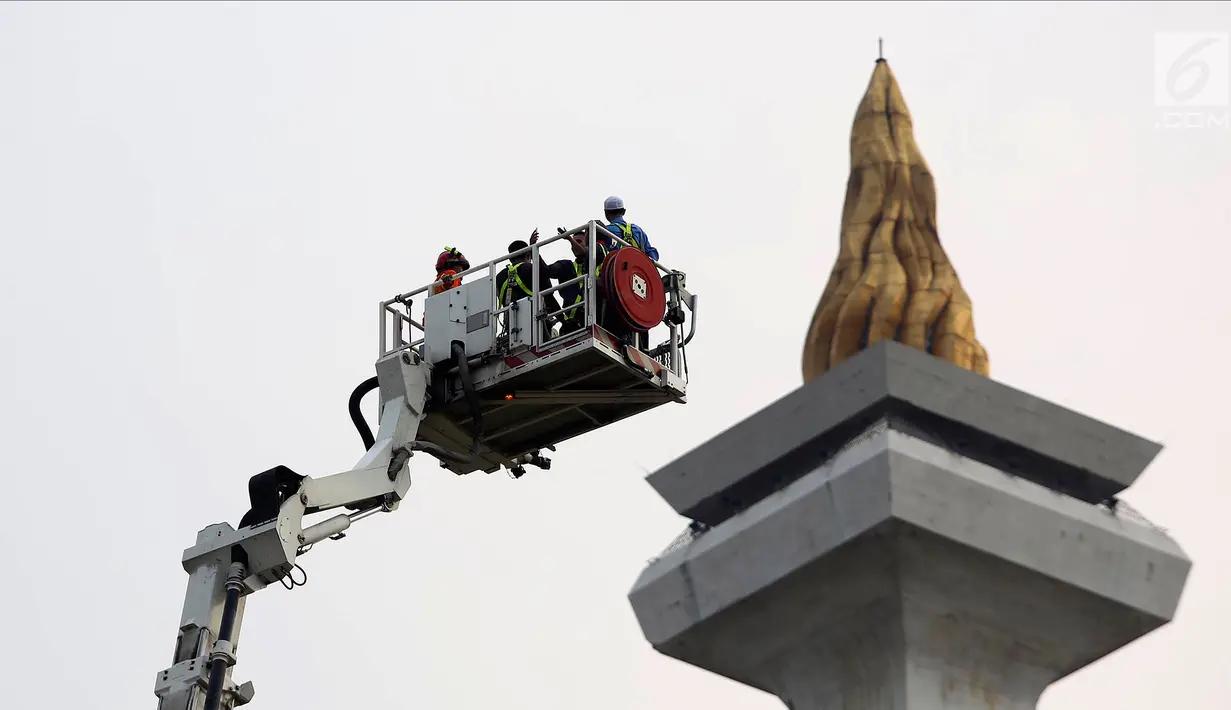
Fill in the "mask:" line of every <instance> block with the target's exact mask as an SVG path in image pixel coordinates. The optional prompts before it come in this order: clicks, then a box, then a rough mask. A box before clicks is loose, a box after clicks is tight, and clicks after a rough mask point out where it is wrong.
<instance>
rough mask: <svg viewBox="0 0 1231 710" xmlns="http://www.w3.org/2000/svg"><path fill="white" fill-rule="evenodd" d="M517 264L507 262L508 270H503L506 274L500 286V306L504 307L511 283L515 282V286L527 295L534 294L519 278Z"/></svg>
mask: <svg viewBox="0 0 1231 710" xmlns="http://www.w3.org/2000/svg"><path fill="white" fill-rule="evenodd" d="M517 266H518V265H517V264H509V268H508V270H507V271H506V272H505V273H506V274H507V276H506V277H505V279H504V286H502V287H500V307H501V308H504V306H505V305H507V304H508V300H509V291H511V290H512V288H513V283H514V282H517V286H518V287H519V288H520V289H521V290H522V291H523V292H524V293H525V294H526V295H527V296H531V295H533V294H534V290H533V289H531V288H529V287H527V286H526V284H525V282H524V281H522V280H521V276H520V275H519V274H518V273H517Z"/></svg>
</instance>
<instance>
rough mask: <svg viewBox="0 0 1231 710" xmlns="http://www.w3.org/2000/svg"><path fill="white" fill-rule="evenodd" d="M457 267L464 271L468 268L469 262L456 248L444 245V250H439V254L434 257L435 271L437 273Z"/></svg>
mask: <svg viewBox="0 0 1231 710" xmlns="http://www.w3.org/2000/svg"><path fill="white" fill-rule="evenodd" d="M457 267H460V268H458V271H465V270H467V269H469V268H470V262H469V261H467V260H466V257H465V255H463V254H462V253H461V252H460V251H458V250H457V249H455V248H453V247H445V250H444V251H442V252H440V256H438V257H436V273H438V274H439V273H442V272H443V271H445V270H446V269H449V268H457Z"/></svg>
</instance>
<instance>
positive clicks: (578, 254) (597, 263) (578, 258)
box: [530, 227, 608, 335]
mask: <svg viewBox="0 0 1231 710" xmlns="http://www.w3.org/2000/svg"><path fill="white" fill-rule="evenodd" d="M564 231H565V230H564V227H556V234H564ZM537 240H538V236H537V235H535V236H532V237H531V240H530V243H531V244H533V243H534V242H535V241H537ZM568 240H569V246H571V247H572V249H573V258H572V259H561V260H559V261H554V262H552V263H550V264H547V263H542V262H540V266H539V273H540V274H542V273H546V274H547V276H548V278H550V279H553V280H554V281H555V282H556V285H560V284H562V283H566V282H568V281H572V280H573V279H575V278H577V277H579V276H581V275H582V274H584V273H586V267H587V266H589V264H590V256H589V254H590V251H589V249H587V248H586V237H585V235H582V234H576V235H573V236H571V237H569V238H568ZM597 241H598V243H597V249H596V251H595V255H594V275H595V276H598V275H599V273H600V272H601V271H602V270H603V260H604V259H606V258H607V253H608V249H607V247H606V246H605V244H604V240H602V239H601V238H600V239H599V240H597ZM540 258H541V257H540ZM601 286H602V284H601V282H599V283H596V284H595V286H594V288H595V297H596V299H597V298H598V297H599V289H600V288H601ZM585 289H586V282H585V281H578V282H577V283H574V284H569V285H567V286H564V287H562V288H561V289H560V291H559V293H560V298H561V300H563V301H564V305H563V306H562V308H568V307H569V306H572V305H575V304H577V303H581V302H582V301H584V300H585V294H586V291H585ZM587 310H589V309H588V307H587V306H578V307H577V308H574V309H572V310H571V311H567V312H565V313H562V314H561V317H560V324H561V325H560V335H565V334H567V333H574V332H576V331H578V330H580V329H581V328H583V327H585V324H586V311H587Z"/></svg>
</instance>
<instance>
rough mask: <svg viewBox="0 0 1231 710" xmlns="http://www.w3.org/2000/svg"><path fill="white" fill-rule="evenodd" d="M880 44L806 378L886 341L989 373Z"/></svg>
mask: <svg viewBox="0 0 1231 710" xmlns="http://www.w3.org/2000/svg"><path fill="white" fill-rule="evenodd" d="M879 41H880V43H881V46H880V49H881V50H882V54H881V56H880V58H878V59H877V61H876V66H875V68H874V69H873V71H872V78H871V80H870V81H869V82H868V88H867V91H866V92H865V93H864V96H863V100H862V101H860V103H859V108H858V109H857V111H856V112H855V120H854V123H853V125H852V126H851V172H850V178H849V179H848V181H847V186H846V205H845V207H844V209H843V212H842V226H841V234H840V237H839V247H838V256H837V260H836V263H835V264H834V267H833V270H832V272H831V273H830V276H829V282H828V284H827V285H826V286H825V290H824V292H823V293H822V294H821V300H820V303H819V304H818V305H817V308H816V311H815V313H814V314H813V317H812V324H811V326H810V328H809V330H808V335H807V339H806V341H805V344H804V355H803V375H804V381H805V382H807V381H810V380H812V379H813V378H815V377H817V376H818V375H820V374H822V373H824V372H826V371H828V370H829V369H830V368H832V367H834V366H835V365H837V364H839V363H841V362H843V361H844V360H846V359H848V358H849V357H851V356H852V355H854V354H855V353H857V352H859V351H860V350H863V349H864V348H867V347H869V346H871V345H874V344H875V343H877V342H879V341H881V340H897V341H899V342H901V343H904V344H906V345H909V346H911V347H914V348H917V349H919V350H923V351H924V352H928V353H931V354H932V355H935V356H936V357H939V358H941V359H942V360H947V361H949V362H951V363H953V364H955V365H957V366H958V367H961V368H963V369H966V370H971V371H973V372H976V373H978V374H981V375H987V374H988V372H989V368H988V359H987V351H986V350H984V348H983V346H982V345H981V344H980V343H979V341H978V340H977V339H976V337H975V326H974V314H973V309H972V306H971V302H970V296H968V295H967V294H966V290H965V289H964V288H962V284H961V281H959V280H958V276H957V271H956V270H955V269H954V267H953V264H952V263H950V261H949V257H948V256H947V255H946V254H945V250H944V247H942V246H941V243H940V235H939V231H938V229H937V226H936V186H935V184H934V183H933V180H932V173H931V171H930V170H929V169H928V165H927V161H925V160H924V159H923V153H922V152H920V150H919V146H918V145H917V144H916V143H915V135H914V126H913V124H912V121H911V115H910V110H909V109H908V108H907V106H906V100H905V99H904V98H902V91H901V89H900V88H899V87H898V82H897V79H896V77H894V75H893V70H892V69H890V68H889V63H888V62H886V61H885V59H884V56H883V49H884V45H883V40H879Z"/></svg>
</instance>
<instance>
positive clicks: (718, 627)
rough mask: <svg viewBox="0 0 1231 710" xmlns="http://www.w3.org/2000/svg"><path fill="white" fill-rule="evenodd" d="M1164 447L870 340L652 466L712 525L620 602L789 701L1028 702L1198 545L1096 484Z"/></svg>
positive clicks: (1129, 627)
mask: <svg viewBox="0 0 1231 710" xmlns="http://www.w3.org/2000/svg"><path fill="white" fill-rule="evenodd" d="M1160 449H1161V447H1159V446H1158V445H1156V444H1152V443H1150V442H1147V441H1145V440H1143V439H1140V438H1138V437H1135V436H1133V435H1131V434H1128V433H1127V432H1123V431H1120V430H1117V429H1114V428H1112V427H1109V426H1107V425H1105V424H1102V423H1100V422H1097V421H1095V420H1092V419H1089V418H1087V417H1083V416H1081V415H1079V414H1076V413H1074V412H1071V411H1068V410H1064V409H1062V408H1060V407H1057V406H1056V405H1053V404H1050V403H1047V402H1044V401H1042V400H1039V399H1037V398H1034V397H1031V396H1029V395H1026V394H1024V393H1021V392H1017V391H1015V390H1012V389H1010V388H1007V387H1004V386H1003V385H999V384H997V383H995V382H993V381H991V380H989V379H987V378H984V377H982V376H979V375H976V374H973V373H970V372H966V371H964V370H961V369H959V368H957V367H955V366H952V365H949V364H948V363H944V362H942V361H940V360H937V359H936V358H933V357H931V356H929V355H927V354H926V353H922V352H919V351H917V350H913V349H911V348H908V347H906V346H902V345H900V344H897V343H892V342H890V343H881V344H878V345H876V346H874V347H873V348H871V349H869V350H867V351H865V352H863V353H860V354H859V355H857V356H856V357H854V358H852V359H851V360H849V361H847V362H846V363H843V364H842V365H841V366H839V367H837V368H834V370H832V371H831V372H829V373H826V374H825V375H824V376H822V377H820V378H818V379H817V380H814V381H813V382H811V383H809V384H808V385H805V386H804V387H802V388H800V389H799V390H797V391H795V392H793V393H791V394H789V395H787V397H784V398H783V399H782V400H779V401H778V402H776V403H775V404H773V405H771V406H770V407H768V408H766V409H765V410H763V411H761V412H758V413H757V414H755V415H753V416H752V417H750V418H749V419H747V420H745V421H744V422H742V423H740V424H738V425H736V426H735V427H733V428H732V429H731V430H730V431H728V432H725V433H724V434H722V435H721V436H719V437H716V438H715V439H714V440H712V441H710V442H708V443H706V444H704V445H702V446H701V447H699V448H698V449H697V450H695V451H693V452H691V453H689V454H687V455H685V456H684V457H682V458H681V459H680V460H678V461H676V462H674V463H672V464H670V465H668V466H666V467H664V468H663V469H662V470H660V471H658V472H656V473H654V474H653V475H651V477H650V483H651V484H652V485H653V486H654V487H655V488H656V489H658V491H659V493H660V494H662V495H663V497H664V498H665V499H667V501H668V502H669V503H670V504H671V505H672V506H673V507H675V508H676V510H678V511H679V512H681V513H683V514H685V515H687V516H688V517H690V518H692V519H693V520H696V521H698V523H697V527H700V528H704V529H705V532H703V533H701V534H700V535H694V536H691V537H692V539H688V540H685V541H684V543H683V544H681V545H679V546H677V547H675V549H672V550H669V551H668V552H667V553H665V554H664V555H663V556H662V557H661V558H659V559H658V560H656V561H655V562H653V563H652V564H651V565H650V566H649V567H648V568H647V569H646V570H645V571H644V572H643V573H642V575H641V577H640V578H639V579H638V580H637V583H636V585H635V587H634V589H633V590H632V592H631V594H630V601H631V602H632V605H633V608H634V610H635V612H636V615H637V618H638V620H639V622H640V624H641V626H642V629H643V631H644V633H645V636H646V639H647V640H648V641H649V642H650V643H651V644H652V645H653V646H654V648H656V649H657V650H659V651H660V652H662V653H664V654H667V655H669V656H672V657H674V658H677V659H679V660H682V661H685V662H687V663H691V664H693V665H696V666H699V667H701V668H705V669H707V670H710V671H712V672H715V673H718V674H720V675H723V676H726V677H728V678H731V679H734V680H737V681H740V682H743V683H746V684H748V685H751V686H753V687H756V688H760V689H762V690H764V691H766V692H769V693H772V694H774V695H777V696H778V697H779V698H781V699H782V700H783V701H784V702H785V703H786V704H787V706H788V707H790V708H793V709H794V710H838V709H841V710H933V709H937V710H938V709H940V708H946V709H954V710H959V709H960V710H966V709H971V710H973V709H974V708H980V709H986V708H995V709H996V710H1027V709H1029V708H1034V707H1035V706H1036V703H1037V701H1038V698H1039V696H1040V695H1041V694H1042V692H1043V690H1044V689H1046V688H1047V686H1048V685H1050V684H1051V683H1054V682H1055V681H1056V680H1058V679H1060V678H1063V677H1065V676H1066V675H1068V674H1070V673H1073V672H1075V671H1077V670H1079V669H1081V668H1083V667H1085V666H1087V665H1089V664H1090V663H1093V662H1094V661H1096V660H1098V659H1099V658H1101V657H1103V656H1105V655H1107V654H1108V653H1111V652H1112V651H1114V650H1116V649H1118V648H1120V647H1122V646H1124V645H1126V644H1128V643H1131V642H1132V641H1133V640H1135V639H1137V638H1139V637H1141V636H1143V635H1145V634H1147V633H1149V632H1150V631H1151V630H1153V629H1155V628H1158V627H1159V626H1161V625H1163V624H1165V623H1167V622H1168V621H1170V619H1171V618H1172V617H1173V616H1174V614H1175V610H1176V606H1177V604H1178V602H1179V598H1180V595H1181V592H1182V590H1183V587H1184V584H1185V582H1186V579H1187V576H1188V572H1189V569H1190V567H1191V563H1190V561H1189V560H1188V558H1187V557H1186V556H1185V555H1184V553H1183V552H1182V551H1181V550H1180V548H1179V547H1178V546H1177V545H1176V544H1175V543H1174V542H1173V541H1172V540H1171V539H1170V538H1168V537H1167V535H1166V534H1165V533H1164V532H1163V531H1162V530H1160V529H1158V528H1156V527H1154V526H1153V525H1150V524H1148V523H1146V522H1144V521H1142V520H1140V519H1138V518H1136V517H1129V516H1127V515H1125V514H1123V513H1120V514H1117V513H1116V512H1114V511H1113V510H1111V509H1109V506H1108V504H1106V503H1102V504H1101V502H1103V501H1109V500H1110V501H1111V502H1112V503H1114V498H1113V497H1114V496H1115V495H1116V494H1117V493H1119V492H1120V491H1122V490H1124V489H1125V488H1126V487H1127V486H1128V485H1131V483H1132V482H1133V481H1134V480H1135V479H1136V478H1137V476H1138V475H1139V474H1140V472H1141V471H1142V470H1143V469H1144V468H1145V466H1146V465H1147V464H1148V463H1149V461H1150V460H1151V459H1153V457H1154V456H1155V455H1156V454H1157V453H1158V451H1159V450H1160ZM1060 491H1065V492H1060Z"/></svg>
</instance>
